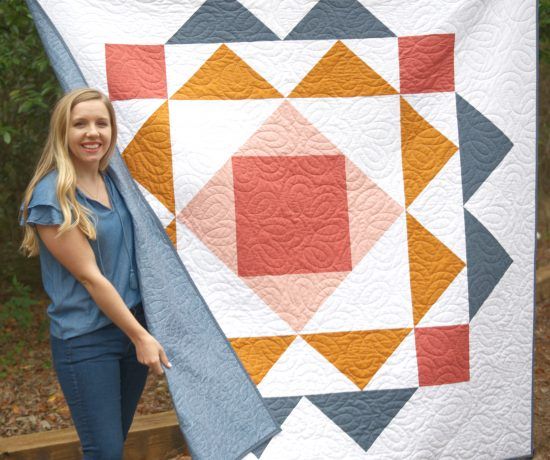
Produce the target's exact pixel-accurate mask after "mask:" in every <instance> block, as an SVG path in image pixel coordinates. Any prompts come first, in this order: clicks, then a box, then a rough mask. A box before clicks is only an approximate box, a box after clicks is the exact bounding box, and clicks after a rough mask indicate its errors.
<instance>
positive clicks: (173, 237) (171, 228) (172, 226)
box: [164, 219, 178, 248]
mask: <svg viewBox="0 0 550 460" xmlns="http://www.w3.org/2000/svg"><path fill="white" fill-rule="evenodd" d="M164 230H166V233H167V234H168V236H169V237H170V241H172V244H173V245H174V247H175V248H177V241H178V240H177V234H176V219H172V222H170V223H169V224H168V225H167V226H166V228H165V229H164Z"/></svg>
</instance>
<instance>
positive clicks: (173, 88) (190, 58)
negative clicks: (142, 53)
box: [164, 43, 220, 97]
mask: <svg viewBox="0 0 550 460" xmlns="http://www.w3.org/2000/svg"><path fill="white" fill-rule="evenodd" d="M219 47H220V44H219V43H193V44H182V45H165V46H164V55H165V61H166V84H167V87H168V97H172V96H173V95H174V93H176V92H177V91H178V90H179V89H180V88H181V87H182V86H183V85H184V84H185V83H186V82H187V81H188V80H189V79H190V78H191V77H192V76H193V75H194V74H195V72H196V71H197V70H199V69H200V68H201V66H202V65H203V64H204V63H205V62H206V61H207V60H208V58H210V56H212V54H213V53H214V52H215V51H216V50H217V49H218V48H219Z"/></svg>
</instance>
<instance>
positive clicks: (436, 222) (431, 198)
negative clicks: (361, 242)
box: [408, 152, 466, 262]
mask: <svg viewBox="0 0 550 460" xmlns="http://www.w3.org/2000/svg"><path fill="white" fill-rule="evenodd" d="M408 211H409V213H410V214H411V215H412V216H414V218H415V219H417V220H418V222H420V223H421V224H422V225H423V226H424V227H426V229H427V230H428V231H429V232H430V233H433V235H434V236H435V237H436V238H437V239H439V240H441V242H442V243H443V244H445V246H447V247H448V248H449V249H450V250H451V251H453V252H454V253H455V254H456V255H457V256H458V257H460V259H462V261H464V262H465V261H466V236H465V230H464V207H463V198H462V177H461V170H460V152H456V153H455V154H454V155H453V156H452V157H451V158H450V159H449V161H448V162H447V163H446V164H445V166H443V168H442V169H441V171H439V173H437V175H436V176H435V177H434V178H433V179H432V181H431V182H430V183H429V184H428V185H427V186H426V188H425V189H424V190H423V191H422V192H421V193H420V195H419V196H418V197H417V198H416V199H415V200H414V201H413V203H412V204H411V205H410V206H409V208H408Z"/></svg>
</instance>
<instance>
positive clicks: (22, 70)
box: [0, 0, 550, 327]
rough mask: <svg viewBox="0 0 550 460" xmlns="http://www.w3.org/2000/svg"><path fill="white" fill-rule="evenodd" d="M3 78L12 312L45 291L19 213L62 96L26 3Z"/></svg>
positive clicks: (0, 65) (1, 29)
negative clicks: (23, 245) (25, 245)
mask: <svg viewBox="0 0 550 460" xmlns="http://www.w3.org/2000/svg"><path fill="white" fill-rule="evenodd" d="M480 1H481V0H480ZM539 6H540V8H539V23H540V57H541V60H540V80H539V81H540V83H539V89H540V99H539V101H540V104H539V111H540V130H539V185H538V187H539V231H540V233H541V235H542V236H543V238H545V239H548V240H550V228H549V222H550V204H549V201H550V200H549V199H548V197H549V196H550V184H549V181H548V177H549V175H550V126H549V124H550V116H549V115H550V113H549V108H548V102H549V101H550V85H549V82H550V78H549V72H548V71H549V70H550V0H540V3H539ZM0 75H1V78H0V101H1V104H2V105H1V109H0V262H1V263H0V304H3V306H4V308H5V306H6V305H8V306H10V307H11V308H12V309H13V308H15V307H14V303H13V302H14V300H13V299H14V298H15V299H19V300H18V302H20V303H21V305H22V306H23V305H24V306H26V307H28V306H29V305H30V304H29V302H28V301H26V300H24V299H23V300H21V293H22V292H24V293H25V295H26V296H27V297H29V296H32V295H34V294H32V293H36V295H39V294H38V293H40V292H41V281H40V273H39V268H38V259H37V258H33V259H30V260H29V259H25V258H23V257H22V256H21V255H19V253H18V251H17V248H18V246H19V243H20V239H21V230H20V228H19V227H18V225H17V214H18V207H19V203H20V202H21V200H22V195H23V191H24V189H25V187H26V184H27V181H28V180H29V178H30V176H31V174H32V171H33V169H34V166H35V164H36V160H37V158H38V155H39V154H40V150H41V147H42V145H43V142H44V140H45V138H46V133H47V129H48V119H49V115H50V110H51V108H52V106H53V104H54V102H55V101H56V99H57V98H58V97H59V96H60V95H61V89H60V87H59V85H58V83H57V80H56V78H55V76H54V73H53V71H52V69H51V68H50V65H49V63H48V59H47V57H46V54H45V52H44V49H43V47H42V43H41V42H40V39H39V37H38V34H37V32H36V30H35V28H34V24H33V22H32V18H31V16H30V13H29V11H28V9H27V7H26V5H25V3H24V2H23V1H22V0H2V2H0ZM14 275H15V278H14ZM25 285H28V286H30V287H31V288H32V292H31V291H29V290H25V287H24V286H25ZM0 308H2V307H1V306H0ZM15 310H17V308H15ZM0 320H1V317H0ZM0 327H1V324H0Z"/></svg>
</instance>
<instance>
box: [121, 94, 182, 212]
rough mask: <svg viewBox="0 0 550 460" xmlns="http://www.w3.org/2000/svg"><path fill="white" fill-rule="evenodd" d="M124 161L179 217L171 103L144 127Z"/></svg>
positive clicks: (150, 118) (131, 145)
mask: <svg viewBox="0 0 550 460" xmlns="http://www.w3.org/2000/svg"><path fill="white" fill-rule="evenodd" d="M122 158H123V159H124V161H125V162H126V165H127V166H128V169H129V170H130V173H131V174H132V176H133V178H134V179H135V180H137V181H138V182H139V183H140V184H141V185H143V186H144V187H145V188H146V189H147V190H149V191H150V192H151V193H152V194H153V195H154V196H155V197H157V199H158V200H159V201H160V202H161V203H162V204H163V205H164V206H166V208H167V209H168V210H169V211H170V212H171V213H172V214H175V213H176V210H175V207H176V205H175V200H174V180H173V176H172V143H171V140H170V116H169V113H168V102H165V103H164V104H162V105H161V106H160V107H159V108H158V109H157V111H156V112H155V113H153V115H151V116H150V117H149V118H148V120H147V121H146V122H145V123H144V124H143V126H142V127H141V128H140V129H139V131H138V132H137V133H136V135H135V136H134V138H133V139H132V140H131V141H130V143H129V144H128V146H127V147H126V149H124V152H122Z"/></svg>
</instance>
